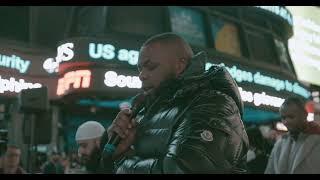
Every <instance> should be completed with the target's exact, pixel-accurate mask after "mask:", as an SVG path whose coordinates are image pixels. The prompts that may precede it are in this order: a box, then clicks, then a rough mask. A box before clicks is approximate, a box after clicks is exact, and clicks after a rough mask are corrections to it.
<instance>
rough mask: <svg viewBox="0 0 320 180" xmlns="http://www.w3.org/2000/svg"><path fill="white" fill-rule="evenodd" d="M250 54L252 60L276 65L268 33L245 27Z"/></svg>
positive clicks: (273, 49) (276, 59)
mask: <svg viewBox="0 0 320 180" xmlns="http://www.w3.org/2000/svg"><path fill="white" fill-rule="evenodd" d="M245 32H246V35H247V38H248V43H249V48H250V52H251V56H252V58H253V59H254V60H257V61H262V62H266V63H268V64H273V65H278V64H279V63H278V58H277V56H276V53H275V48H274V42H273V40H272V38H271V35H270V34H267V33H262V32H259V31H258V30H254V29H251V28H250V29H249V28H246V31H245Z"/></svg>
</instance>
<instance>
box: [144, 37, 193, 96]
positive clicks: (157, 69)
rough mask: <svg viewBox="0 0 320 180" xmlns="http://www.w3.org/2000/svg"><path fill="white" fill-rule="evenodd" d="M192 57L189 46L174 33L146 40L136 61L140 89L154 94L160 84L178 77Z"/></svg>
mask: <svg viewBox="0 0 320 180" xmlns="http://www.w3.org/2000/svg"><path fill="white" fill-rule="evenodd" d="M192 57H193V51H192V49H191V47H190V45H189V44H188V43H187V42H186V41H185V40H184V39H183V38H182V37H180V36H178V35H176V34H174V33H163V34H159V35H155V36H153V37H151V38H150V39H148V40H147V41H146V42H145V43H144V44H143V45H142V47H141V49H140V55H139V60H138V69H139V72H140V75H139V78H140V80H141V81H142V89H143V90H144V92H145V93H147V94H154V93H155V92H157V91H158V90H159V87H160V85H161V84H163V83H165V82H168V81H170V80H172V79H175V78H177V77H179V76H180V75H181V74H182V73H183V72H184V70H185V69H186V68H187V66H188V64H189V61H190V60H191V59H192Z"/></svg>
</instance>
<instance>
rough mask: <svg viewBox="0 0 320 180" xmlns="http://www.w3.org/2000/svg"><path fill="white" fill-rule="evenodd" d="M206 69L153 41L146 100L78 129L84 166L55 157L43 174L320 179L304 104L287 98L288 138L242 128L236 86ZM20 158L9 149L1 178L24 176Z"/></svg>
mask: <svg viewBox="0 0 320 180" xmlns="http://www.w3.org/2000/svg"><path fill="white" fill-rule="evenodd" d="M205 62H206V55H205V53H203V52H202V53H198V54H196V55H194V53H193V50H192V49H191V47H190V45H189V44H188V43H187V42H186V41H185V40H184V39H183V38H182V37H180V36H179V35H176V34H174V33H164V34H160V35H155V36H153V37H151V38H150V39H148V40H147V41H146V42H145V43H144V44H143V45H142V47H141V49H140V55H139V60H138V70H139V72H140V74H139V78H140V80H141V81H142V90H143V93H142V94H139V96H138V97H142V100H141V101H137V102H134V103H133V107H132V109H122V110H120V112H119V113H118V115H117V116H116V117H115V119H114V120H113V122H112V124H111V125H110V126H109V127H103V126H102V125H101V124H100V123H99V122H96V121H87V122H85V123H83V124H82V125H80V126H79V127H78V130H77V132H76V134H75V141H76V142H77V144H78V152H77V155H76V156H77V157H78V158H80V160H81V162H82V163H83V164H84V167H81V166H80V164H81V163H80V161H78V160H75V159H76V158H75V156H74V157H72V158H71V159H70V158H68V157H67V156H65V157H61V155H60V154H57V153H53V154H51V156H50V158H49V160H48V161H47V162H46V163H44V164H43V166H41V168H40V169H41V173H45V174H63V173H66V174H67V173H99V174H104V173H108V174H109V173H120V174H127V173H130V174H131V173H139V174H141V173H156V174H166V173H211V174H212V173H236V174H239V173H240V174H241V173H261V174H262V173H266V174H293V173H320V166H319V164H320V156H319V152H320V125H319V124H318V123H317V122H308V121H307V111H306V109H305V102H304V101H303V100H302V99H300V98H298V97H289V98H287V99H286V100H285V101H284V103H283V104H282V106H281V107H280V111H279V113H280V116H281V121H282V123H283V125H284V126H285V127H287V130H288V131H287V132H285V131H279V130H277V129H275V128H272V127H268V126H257V127H249V128H245V126H244V124H243V121H242V120H243V119H242V118H243V109H244V106H243V102H242V100H241V96H240V93H239V90H238V86H237V84H236V82H235V81H234V80H233V78H232V77H231V75H230V74H229V73H228V71H227V70H226V69H225V68H224V67H222V66H218V65H214V66H212V67H211V68H210V69H209V70H208V71H204V65H205ZM114 137H117V138H115V140H114V139H113V138H114ZM109 139H112V141H111V143H109V141H108V140H109ZM116 139H118V140H116ZM19 156H20V151H19V149H18V148H17V147H15V146H10V147H9V148H8V150H7V152H6V154H5V156H4V158H3V160H2V161H3V162H2V167H1V169H0V171H1V172H4V173H25V171H24V170H23V168H21V166H20V164H19V161H18V160H19ZM74 169H78V171H75V170H74Z"/></svg>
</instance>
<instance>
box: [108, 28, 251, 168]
mask: <svg viewBox="0 0 320 180" xmlns="http://www.w3.org/2000/svg"><path fill="white" fill-rule="evenodd" d="M206 61H207V60H206V54H205V53H203V52H202V53H199V54H197V55H194V54H193V50H192V49H191V47H190V45H189V44H188V43H187V42H186V41H185V40H184V39H183V38H182V37H180V36H179V35H177V34H174V33H163V34H158V35H155V36H152V37H151V38H150V39H148V40H147V41H146V42H145V43H144V44H143V45H142V47H141V49H140V55H139V59H138V70H139V72H140V74H139V78H140V80H141V81H142V90H143V94H144V97H145V98H144V101H143V103H142V104H143V106H142V108H141V109H140V110H139V112H138V115H137V116H136V117H135V118H133V116H134V115H133V114H135V113H134V112H133V110H130V109H124V110H121V111H120V112H119V113H118V115H117V117H116V118H115V119H114V121H113V123H112V124H111V125H110V126H109V128H108V130H107V134H108V136H107V138H109V139H111V137H114V134H117V135H118V137H120V143H119V144H118V145H117V146H115V147H112V149H115V151H114V153H113V154H112V158H111V160H109V161H106V163H105V164H107V162H109V166H111V167H112V168H111V170H110V172H108V173H121V174H122V173H123V174H127V173H139V174H141V173H143V174H144V173H151V174H152V173H155V174H166V173H245V172H246V171H245V169H244V167H245V162H246V154H247V150H248V147H249V146H248V137H247V134H246V131H245V129H244V125H243V122H242V115H243V102H242V100H241V97H240V93H239V90H238V86H237V84H236V82H235V81H234V80H233V79H232V77H231V75H230V74H229V73H228V71H227V70H226V69H225V68H224V67H222V66H217V65H214V66H212V67H211V68H210V69H209V70H208V71H205V62H206ZM104 151H107V152H112V151H110V144H107V145H106V146H104ZM129 152H130V153H129ZM107 160H108V158H107ZM106 166H108V165H106Z"/></svg>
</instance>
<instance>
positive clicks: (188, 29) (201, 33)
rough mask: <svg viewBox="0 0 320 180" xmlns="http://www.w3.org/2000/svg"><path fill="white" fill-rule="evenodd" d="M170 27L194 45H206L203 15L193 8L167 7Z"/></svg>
mask: <svg viewBox="0 0 320 180" xmlns="http://www.w3.org/2000/svg"><path fill="white" fill-rule="evenodd" d="M169 12H170V22H171V28H172V31H173V32H174V33H177V34H179V35H181V36H182V37H183V38H185V39H186V40H187V41H188V42H190V43H191V44H193V45H196V46H202V47H205V46H206V37H205V30H204V22H203V21H204V20H203V15H202V14H201V13H200V12H198V11H196V10H193V9H187V8H183V7H176V6H171V7H169Z"/></svg>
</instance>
